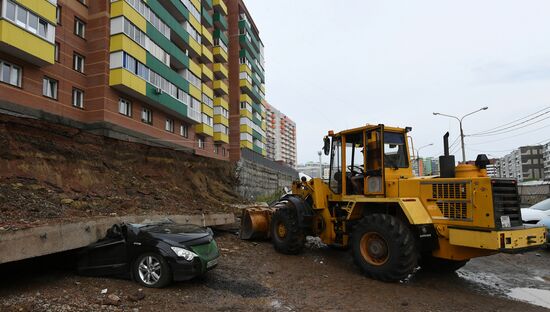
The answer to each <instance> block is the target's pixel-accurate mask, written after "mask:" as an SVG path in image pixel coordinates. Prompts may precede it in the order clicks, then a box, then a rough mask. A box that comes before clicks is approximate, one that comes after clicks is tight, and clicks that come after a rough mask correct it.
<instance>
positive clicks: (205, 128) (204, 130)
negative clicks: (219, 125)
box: [195, 123, 214, 136]
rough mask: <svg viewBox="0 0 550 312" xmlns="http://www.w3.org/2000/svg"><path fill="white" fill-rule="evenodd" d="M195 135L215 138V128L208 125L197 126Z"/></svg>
mask: <svg viewBox="0 0 550 312" xmlns="http://www.w3.org/2000/svg"><path fill="white" fill-rule="evenodd" d="M195 133H197V134H203V135H207V136H213V135H214V128H212V127H210V126H209V125H206V124H202V123H201V124H198V125H196V126H195Z"/></svg>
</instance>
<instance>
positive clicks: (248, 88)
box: [239, 79, 252, 94]
mask: <svg viewBox="0 0 550 312" xmlns="http://www.w3.org/2000/svg"><path fill="white" fill-rule="evenodd" d="M239 86H240V87H241V90H243V91H244V92H246V93H248V94H250V93H251V92H252V84H251V83H250V82H249V81H248V80H246V79H241V80H240V82H239Z"/></svg>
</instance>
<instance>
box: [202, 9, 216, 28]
mask: <svg viewBox="0 0 550 312" xmlns="http://www.w3.org/2000/svg"><path fill="white" fill-rule="evenodd" d="M201 16H202V18H201V20H202V24H203V25H206V26H208V27H214V20H213V19H212V15H210V13H208V11H207V10H202V14H201Z"/></svg>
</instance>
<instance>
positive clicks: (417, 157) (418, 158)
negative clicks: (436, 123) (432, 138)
mask: <svg viewBox="0 0 550 312" xmlns="http://www.w3.org/2000/svg"><path fill="white" fill-rule="evenodd" d="M432 145H434V144H433V143H430V144H426V145H423V146H420V147H419V148H417V149H416V167H417V169H418V176H419V177H421V176H422V175H423V174H422V173H421V172H420V150H421V149H423V148H424V147H428V146H432Z"/></svg>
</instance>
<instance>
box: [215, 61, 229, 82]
mask: <svg viewBox="0 0 550 312" xmlns="http://www.w3.org/2000/svg"><path fill="white" fill-rule="evenodd" d="M214 76H215V77H216V79H219V80H222V79H227V77H229V71H228V70H227V67H225V65H224V64H221V63H214Z"/></svg>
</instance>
